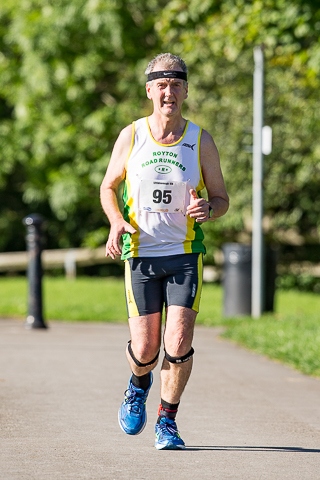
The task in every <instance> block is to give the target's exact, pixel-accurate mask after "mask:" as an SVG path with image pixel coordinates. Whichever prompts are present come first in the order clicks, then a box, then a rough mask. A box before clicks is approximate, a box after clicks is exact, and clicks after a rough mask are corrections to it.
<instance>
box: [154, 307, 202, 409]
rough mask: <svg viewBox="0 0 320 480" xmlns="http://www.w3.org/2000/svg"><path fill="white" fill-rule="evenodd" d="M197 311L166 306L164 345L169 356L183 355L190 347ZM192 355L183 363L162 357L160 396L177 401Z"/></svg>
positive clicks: (185, 380) (188, 370) (190, 367)
mask: <svg viewBox="0 0 320 480" xmlns="http://www.w3.org/2000/svg"><path fill="white" fill-rule="evenodd" d="M196 316H197V312H195V311H194V310H191V309H190V308H184V307H178V306H176V305H172V306H170V307H168V311H167V321H166V329H165V333H164V345H165V350H166V352H167V353H168V354H169V355H170V356H171V357H183V356H184V355H186V354H188V353H189V352H190V350H191V347H192V340H193V333H194V323H195V319H196ZM192 363H193V362H192V357H191V358H190V359H189V360H188V361H186V362H184V363H171V362H169V361H168V360H167V359H166V358H164V360H163V363H162V368H161V374H160V376H161V398H162V399H163V400H165V401H166V402H169V403H178V402H179V401H180V398H181V395H182V393H183V391H184V389H185V386H186V384H187V382H188V380H189V377H190V373H191V370H192Z"/></svg>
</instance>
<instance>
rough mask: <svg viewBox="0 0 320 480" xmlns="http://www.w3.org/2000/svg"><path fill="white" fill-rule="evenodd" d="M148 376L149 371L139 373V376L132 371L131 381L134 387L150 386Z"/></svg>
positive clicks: (146, 387) (146, 388)
mask: <svg viewBox="0 0 320 480" xmlns="http://www.w3.org/2000/svg"><path fill="white" fill-rule="evenodd" d="M150 377H151V375H150V372H149V373H146V374H145V375H141V376H140V377H138V376H137V375H135V374H134V373H133V374H132V378H131V381H132V383H133V385H134V386H135V387H137V388H141V389H142V390H148V388H149V387H150Z"/></svg>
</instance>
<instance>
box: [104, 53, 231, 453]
mask: <svg viewBox="0 0 320 480" xmlns="http://www.w3.org/2000/svg"><path fill="white" fill-rule="evenodd" d="M145 73H146V75H147V82H146V93H147V97H148V98H149V99H150V100H151V101H152V103H153V113H152V114H151V115H150V116H149V117H145V118H141V119H139V120H136V121H134V122H133V123H132V124H131V125H128V126H127V127H125V128H124V129H123V130H122V131H121V133H120V135H119V137H118V139H117V141H116V143H115V145H114V149H113V152H112V155H111V159H110V163H109V166H108V168H107V172H106V175H105V177H104V179H103V182H102V185H101V205H102V207H103V210H104V212H105V214H106V215H107V217H108V219H109V222H110V225H111V228H110V234H109V237H108V241H107V244H106V256H108V255H109V256H110V257H111V258H113V259H114V258H116V256H118V255H121V258H122V259H123V260H124V261H125V289H126V301H127V309H128V316H129V320H128V321H129V329H130V337H131V339H130V341H129V342H128V345H127V349H126V355H127V359H128V362H129V366H130V369H131V376H130V380H129V384H128V388H127V390H126V391H125V396H124V401H123V403H122V404H121V406H120V410H119V424H120V427H121V429H122V430H123V431H124V432H125V433H127V434H129V435H137V434H139V433H140V432H141V431H142V430H143V428H144V427H145V424H146V421H147V414H146V400H147V397H148V393H149V391H150V388H151V385H152V379H153V376H152V370H153V369H154V368H155V366H156V365H157V362H158V358H159V353H160V346H161V342H163V347H164V358H163V360H162V366H161V372H160V381H161V387H160V390H161V391H160V405H159V410H158V419H157V422H156V425H155V433H156V439H155V447H156V448H157V449H159V450H162V449H182V448H185V443H184V441H183V440H182V438H181V437H180V434H179V431H178V428H177V425H176V421H175V418H176V414H177V411H178V407H179V403H180V399H181V396H182V393H183V391H184V388H185V386H186V384H187V382H188V379H189V376H190V373H191V369H192V362H193V354H194V350H193V348H192V340H193V334H194V325H195V320H196V316H197V313H198V311H199V302H200V295H201V288H202V262H203V255H204V254H205V246H204V244H203V238H204V235H203V232H202V230H201V223H203V222H207V221H212V220H215V219H217V218H218V217H221V216H222V215H224V214H225V213H226V212H227V210H228V206H229V199H228V195H227V192H226V188H225V185H224V180H223V176H222V172H221V168H220V160H219V154H218V151H217V148H216V146H215V143H214V141H213V139H212V137H211V135H210V134H209V133H208V132H206V131H205V130H203V129H202V128H201V127H199V126H197V125H195V124H194V123H192V122H191V121H189V120H186V119H185V118H183V116H182V113H181V109H182V105H183V102H184V100H185V99H186V98H187V96H188V83H187V67H186V64H185V62H184V61H183V60H182V59H181V58H179V57H177V56H175V55H172V54H171V53H164V54H159V55H157V56H156V57H155V58H154V59H153V60H152V61H151V62H150V63H149V64H148V67H147V69H146V71H145ZM120 187H123V189H122V192H123V193H122V196H123V205H124V208H123V212H121V211H120V207H119V203H118V194H119V189H120ZM203 189H205V191H206V192H207V194H206V196H207V198H208V201H207V200H206V199H205V198H202V197H201V196H200V192H201V191H202V190H203ZM121 239H122V246H121V245H120V241H121ZM163 309H164V311H165V326H164V331H163V332H162V312H163ZM162 337H163V338H162Z"/></svg>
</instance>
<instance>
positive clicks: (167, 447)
mask: <svg viewBox="0 0 320 480" xmlns="http://www.w3.org/2000/svg"><path fill="white" fill-rule="evenodd" d="M155 447H156V449H157V450H185V448H186V446H185V445H174V444H172V445H161V444H155Z"/></svg>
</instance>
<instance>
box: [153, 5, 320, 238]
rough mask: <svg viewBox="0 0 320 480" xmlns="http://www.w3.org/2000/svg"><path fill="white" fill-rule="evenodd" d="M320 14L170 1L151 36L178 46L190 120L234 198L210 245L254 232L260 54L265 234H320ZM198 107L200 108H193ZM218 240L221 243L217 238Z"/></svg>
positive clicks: (309, 9) (306, 9)
mask: <svg viewBox="0 0 320 480" xmlns="http://www.w3.org/2000/svg"><path fill="white" fill-rule="evenodd" d="M319 20H320V11H319V9H317V8H316V7H315V6H314V5H313V4H312V3H311V2H307V3H300V2H288V1H286V0H269V1H267V2H262V1H260V0H255V1H253V2H249V1H246V0H225V1H223V2H217V1H205V2H201V4H200V2H198V1H197V0H191V1H189V2H186V0H174V1H171V2H168V4H167V6H166V8H165V9H164V10H163V14H162V16H161V18H160V20H159V21H158V22H157V24H156V27H157V30H158V32H159V35H160V36H161V38H163V41H164V44H165V48H166V47H167V48H170V45H174V46H175V50H176V53H181V54H182V55H183V57H184V58H185V59H186V61H187V63H188V65H189V70H190V75H189V83H190V98H189V100H188V115H189V116H190V117H191V118H193V119H195V120H196V121H197V122H198V123H200V124H202V125H203V126H204V127H205V128H207V129H208V130H209V131H210V132H211V133H212V134H213V136H214V138H215V139H216V142H217V144H218V148H219V150H220V154H221V158H222V167H223V171H224V174H225V179H226V183H227V187H228V191H229V194H230V198H231V207H230V211H229V213H228V214H227V216H226V217H224V218H223V219H221V220H219V221H218V222H217V224H216V233H217V234H219V233H220V235H219V237H218V238H217V239H216V242H218V243H221V242H222V241H225V240H226V239H227V240H228V239H230V238H233V239H234V238H237V234H238V233H239V232H241V231H243V230H249V229H250V216H251V202H252V197H251V182H252V178H251V170H252V164H251V157H252V156H251V155H250V154H249V153H248V152H246V151H245V148H244V147H245V143H247V144H248V143H251V141H252V138H250V137H251V135H250V134H248V131H249V130H250V128H251V127H252V88H253V85H252V76H253V69H254V62H253V48H254V47H255V46H256V45H264V54H265V70H266V74H265V124H267V125H271V126H272V128H273V139H274V141H273V152H272V154H271V155H270V156H268V157H265V181H264V189H265V195H264V201H265V217H266V219H265V220H266V234H267V237H268V238H269V239H272V240H280V238H281V237H280V234H281V233H282V232H283V231H288V230H289V229H294V231H295V232H296V233H298V234H299V235H301V236H303V237H304V238H305V240H306V241H307V242H317V239H318V235H319V232H320V220H319V218H320V215H319V214H320V197H319V195H317V190H318V185H319V182H320V162H319V160H320V157H319V155H320V153H319V152H320V144H319V134H320V109H319V94H318V92H319V86H320V85H319V69H320V62H319V58H320V41H319V31H320V22H319ZM200 105H201V108H200V107H199V106H200ZM216 236H217V235H216Z"/></svg>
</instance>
